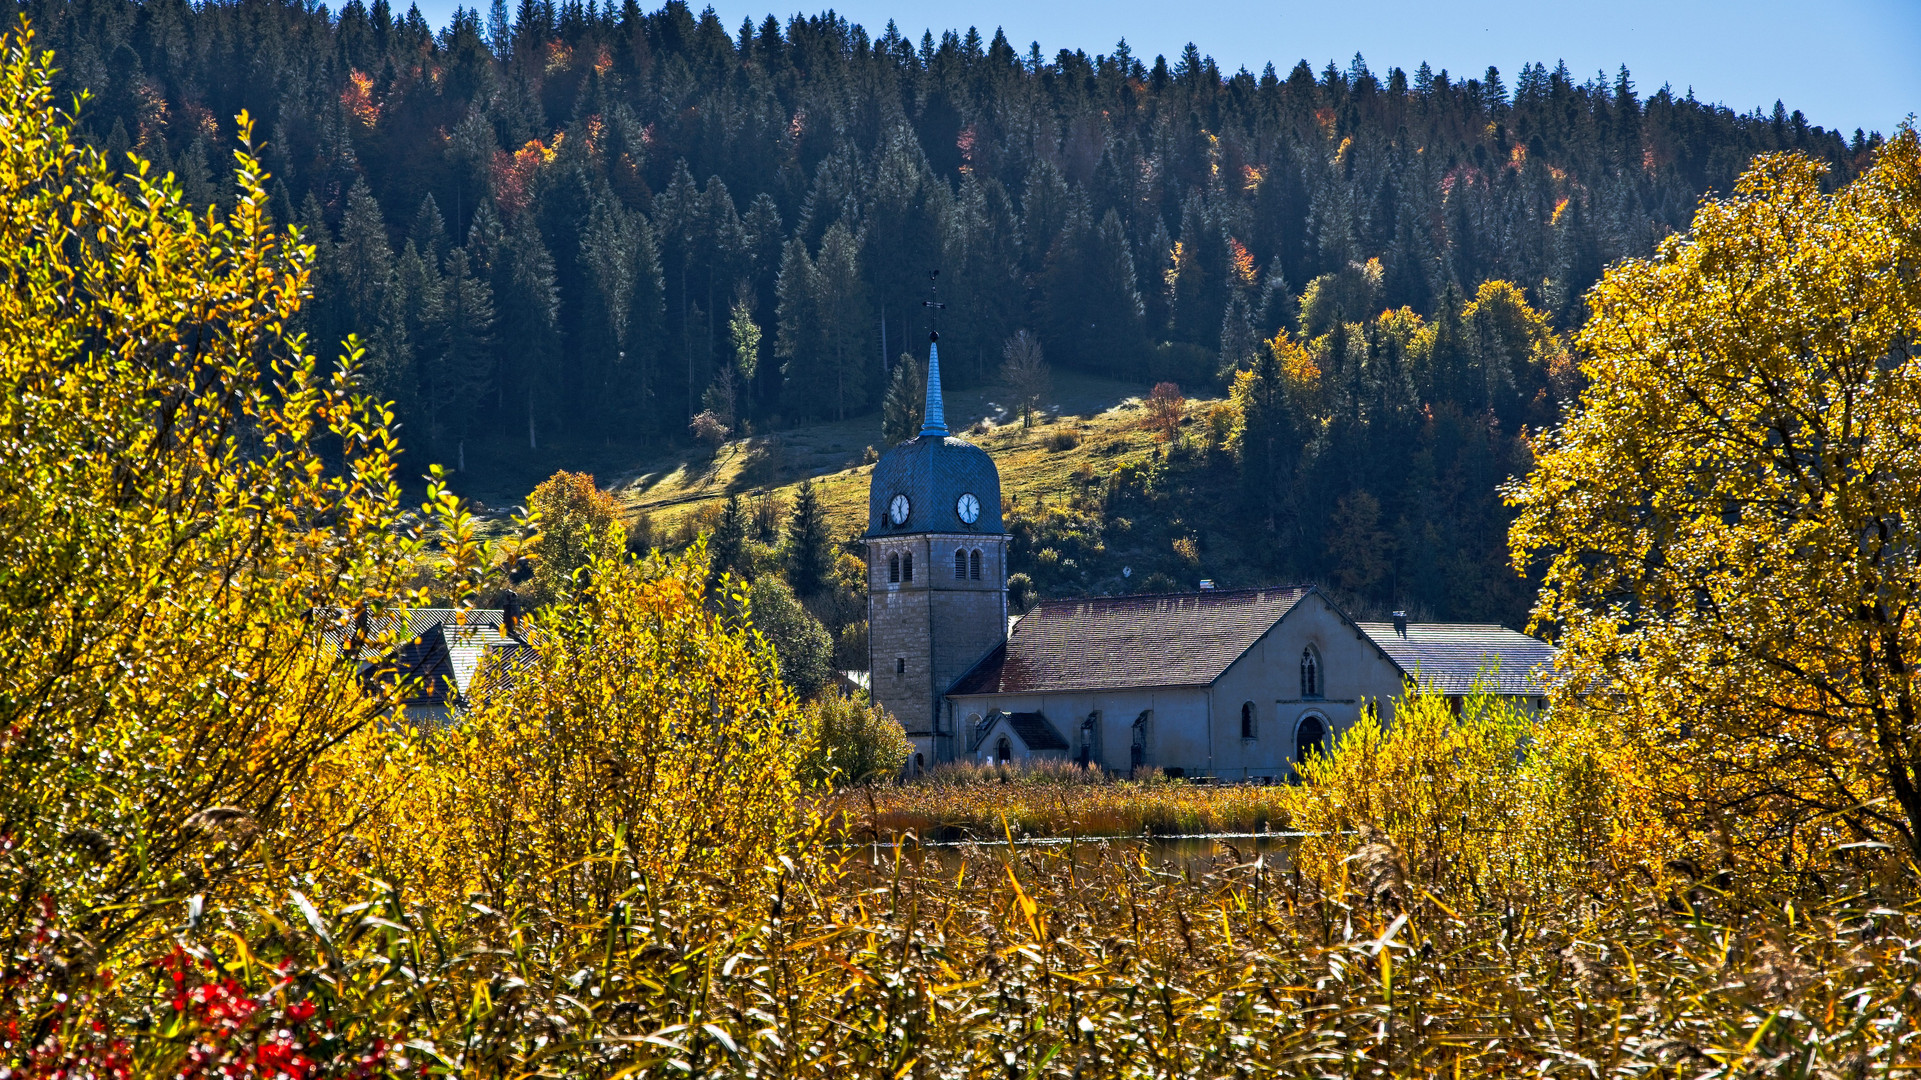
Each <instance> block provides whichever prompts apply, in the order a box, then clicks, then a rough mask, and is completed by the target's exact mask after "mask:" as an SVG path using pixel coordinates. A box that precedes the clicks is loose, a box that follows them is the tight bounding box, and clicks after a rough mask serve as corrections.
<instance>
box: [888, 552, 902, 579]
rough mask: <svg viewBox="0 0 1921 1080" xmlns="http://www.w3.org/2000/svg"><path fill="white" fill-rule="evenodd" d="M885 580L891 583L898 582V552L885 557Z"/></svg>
mask: <svg viewBox="0 0 1921 1080" xmlns="http://www.w3.org/2000/svg"><path fill="white" fill-rule="evenodd" d="M887 580H888V581H891V582H899V581H900V552H898V551H896V552H893V553H891V554H889V555H888V556H887Z"/></svg>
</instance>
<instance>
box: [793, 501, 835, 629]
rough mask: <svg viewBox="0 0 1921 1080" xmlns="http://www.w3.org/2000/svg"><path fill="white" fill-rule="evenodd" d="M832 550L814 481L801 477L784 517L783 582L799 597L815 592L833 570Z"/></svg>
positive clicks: (824, 583)
mask: <svg viewBox="0 0 1921 1080" xmlns="http://www.w3.org/2000/svg"><path fill="white" fill-rule="evenodd" d="M833 559H834V551H833V547H832V544H831V541H829V540H828V537H827V512H826V511H825V510H824V509H822V507H821V505H820V495H819V493H818V492H817V491H815V490H814V481H813V480H812V479H811V478H810V479H806V480H802V481H801V484H800V490H799V491H798V492H796V493H795V495H794V509H793V514H792V516H791V517H789V518H788V519H787V583H788V584H789V585H792V586H793V587H794V593H795V595H797V596H799V597H801V598H802V599H803V600H804V599H806V598H808V597H811V596H814V595H815V594H817V593H819V592H820V591H821V589H822V588H823V587H824V586H825V585H826V583H827V576H828V574H829V573H830V572H831V571H832V570H833Z"/></svg>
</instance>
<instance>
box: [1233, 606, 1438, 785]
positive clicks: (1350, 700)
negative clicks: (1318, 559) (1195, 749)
mask: <svg viewBox="0 0 1921 1080" xmlns="http://www.w3.org/2000/svg"><path fill="white" fill-rule="evenodd" d="M1309 646H1312V647H1313V648H1314V650H1315V652H1316V654H1317V656H1318V657H1319V686H1318V687H1317V689H1319V691H1320V694H1319V695H1318V696H1317V697H1312V698H1304V697H1302V695H1301V652H1302V650H1304V649H1306V648H1308V647H1309ZM1401 690H1402V682H1401V674H1400V672H1399V670H1398V669H1396V668H1395V666H1394V663H1393V661H1391V660H1389V659H1388V658H1387V657H1386V656H1385V655H1384V654H1383V653H1382V652H1381V650H1380V649H1379V648H1378V647H1377V646H1376V645H1375V644H1374V643H1373V642H1372V641H1370V640H1369V639H1368V638H1367V636H1366V635H1364V634H1362V633H1361V632H1360V631H1359V630H1358V629H1356V628H1355V626H1354V624H1353V623H1350V622H1348V621H1347V620H1346V619H1343V618H1342V617H1341V615H1340V613H1339V612H1337V611H1335V610H1334V608H1333V607H1332V606H1330V605H1329V604H1328V603H1327V601H1325V600H1323V599H1322V598H1321V595H1320V594H1319V593H1310V594H1308V595H1307V596H1305V597H1303V598H1302V599H1301V601H1300V603H1298V604H1296V605H1294V607H1293V608H1292V609H1290V610H1289V611H1288V613H1287V614H1286V615H1285V616H1284V617H1283V618H1282V619H1281V621H1280V622H1278V623H1276V624H1275V625H1274V627H1273V628H1272V629H1270V630H1269V631H1268V632H1267V633H1266V634H1265V635H1263V636H1262V637H1261V639H1260V640H1259V641H1258V642H1256V643H1255V644H1254V646H1253V647H1252V648H1251V649H1249V650H1248V651H1247V652H1246V653H1245V654H1244V655H1242V656H1241V658H1240V659H1238V660H1236V661H1235V662H1234V663H1233V664H1232V665H1231V666H1229V667H1228V669H1227V670H1226V671H1225V672H1223V673H1222V674H1221V677H1220V678H1218V679H1216V680H1215V681H1214V685H1213V686H1212V687H1210V688H1209V691H1208V694H1209V698H1210V700H1211V703H1212V706H1213V708H1212V715H1213V735H1214V739H1213V767H1212V768H1211V769H1210V770H1208V771H1209V772H1210V774H1211V775H1214V776H1217V777H1219V778H1221V779H1223V780H1254V779H1260V778H1263V777H1274V778H1286V777H1289V776H1291V775H1293V765H1294V751H1295V738H1294V736H1295V730H1296V727H1297V726H1298V725H1299V724H1300V722H1301V721H1302V720H1303V719H1305V718H1306V717H1308V716H1319V717H1320V718H1321V719H1322V720H1323V721H1324V722H1325V726H1326V728H1327V730H1328V732H1329V735H1330V737H1333V738H1338V737H1339V736H1340V733H1341V732H1343V731H1346V730H1347V729H1348V727H1350V726H1351V725H1353V723H1354V722H1355V721H1356V720H1358V719H1359V718H1360V716H1361V710H1362V709H1363V708H1364V707H1366V706H1367V705H1369V704H1370V703H1372V704H1376V705H1378V706H1379V708H1380V711H1381V718H1382V720H1383V721H1391V720H1392V719H1393V711H1394V701H1395V699H1396V698H1398V697H1399V696H1400V694H1401ZM1246 702H1252V703H1253V705H1254V738H1252V739H1243V738H1242V737H1241V706H1242V704H1243V703H1246Z"/></svg>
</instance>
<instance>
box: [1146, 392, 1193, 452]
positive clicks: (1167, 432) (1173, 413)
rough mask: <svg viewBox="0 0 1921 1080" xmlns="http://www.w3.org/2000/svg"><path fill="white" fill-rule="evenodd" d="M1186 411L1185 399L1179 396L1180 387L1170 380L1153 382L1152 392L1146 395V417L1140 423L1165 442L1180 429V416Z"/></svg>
mask: <svg viewBox="0 0 1921 1080" xmlns="http://www.w3.org/2000/svg"><path fill="white" fill-rule="evenodd" d="M1186 413H1187V399H1186V398H1184V397H1182V396H1181V388H1180V387H1178V386H1176V385H1174V384H1173V383H1171V382H1164V383H1155V384H1154V390H1153V392H1152V393H1149V394H1148V395H1147V418H1146V419H1145V420H1144V421H1142V423H1143V424H1144V425H1145V426H1146V428H1147V430H1149V431H1152V432H1154V433H1155V434H1156V435H1158V436H1160V439H1161V441H1162V442H1166V441H1167V440H1169V439H1172V438H1173V437H1174V434H1175V433H1176V432H1178V431H1179V430H1180V429H1181V417H1183V416H1185V415H1186Z"/></svg>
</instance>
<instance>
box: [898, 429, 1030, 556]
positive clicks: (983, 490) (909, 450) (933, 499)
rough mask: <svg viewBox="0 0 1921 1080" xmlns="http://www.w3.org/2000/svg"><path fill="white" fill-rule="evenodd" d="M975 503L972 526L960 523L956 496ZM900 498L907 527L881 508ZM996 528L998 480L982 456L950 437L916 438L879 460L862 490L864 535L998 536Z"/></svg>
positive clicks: (990, 462) (976, 449)
mask: <svg viewBox="0 0 1921 1080" xmlns="http://www.w3.org/2000/svg"><path fill="white" fill-rule="evenodd" d="M968 494H971V495H973V496H974V497H975V498H976V499H979V500H980V504H981V509H980V516H979V517H978V518H977V519H975V521H974V523H973V524H972V525H969V524H967V523H966V522H964V521H962V520H961V519H960V510H959V505H958V504H959V502H960V497H961V496H962V495H968ZM896 495H905V496H907V502H908V515H907V521H906V522H905V523H904V524H902V525H900V526H898V527H896V526H895V525H894V523H893V522H892V521H891V520H889V518H888V516H887V504H888V503H891V502H893V500H894V496H896ZM1003 531H1004V530H1003V529H1002V527H1001V479H1000V471H999V470H998V469H996V468H994V459H993V458H990V457H988V456H987V451H985V450H982V449H981V448H980V447H978V446H975V445H974V444H973V443H970V442H967V441H966V440H964V439H957V438H955V437H953V436H952V435H930V434H922V435H920V436H918V437H916V438H913V439H909V440H907V441H906V442H904V443H901V444H900V445H899V446H896V447H894V448H893V449H892V450H889V451H887V452H886V453H885V454H882V455H881V456H880V461H878V462H876V463H875V464H874V477H873V481H872V483H871V484H870V485H869V486H868V489H867V535H868V536H893V535H905V534H907V533H924V532H944V533H981V534H983V535H991V534H998V533H1001V532H1003Z"/></svg>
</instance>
